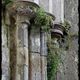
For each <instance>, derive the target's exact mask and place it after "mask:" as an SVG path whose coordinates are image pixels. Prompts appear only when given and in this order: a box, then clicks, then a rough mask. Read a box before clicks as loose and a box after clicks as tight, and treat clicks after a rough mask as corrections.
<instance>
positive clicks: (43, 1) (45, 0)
mask: <svg viewBox="0 0 80 80" xmlns="http://www.w3.org/2000/svg"><path fill="white" fill-rule="evenodd" d="M39 5H40V7H42V8H43V9H44V10H45V11H46V12H48V11H49V0H39Z"/></svg>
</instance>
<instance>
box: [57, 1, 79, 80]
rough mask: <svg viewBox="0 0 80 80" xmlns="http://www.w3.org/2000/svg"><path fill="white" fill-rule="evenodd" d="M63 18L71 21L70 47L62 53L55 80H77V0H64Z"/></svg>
mask: <svg viewBox="0 0 80 80" xmlns="http://www.w3.org/2000/svg"><path fill="white" fill-rule="evenodd" d="M64 18H65V19H66V20H68V21H69V22H70V23H71V25H72V26H71V29H70V35H71V39H70V43H69V44H70V47H69V50H68V51H65V52H63V54H62V62H63V63H62V64H61V65H60V67H59V71H58V73H57V80H78V0H64Z"/></svg>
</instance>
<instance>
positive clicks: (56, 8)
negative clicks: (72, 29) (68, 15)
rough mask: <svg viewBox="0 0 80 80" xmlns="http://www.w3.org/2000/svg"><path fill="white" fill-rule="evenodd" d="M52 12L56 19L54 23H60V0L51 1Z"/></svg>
mask: <svg viewBox="0 0 80 80" xmlns="http://www.w3.org/2000/svg"><path fill="white" fill-rule="evenodd" d="M52 4H53V5H52V12H53V15H54V16H55V17H56V19H55V21H54V22H55V23H60V22H61V18H62V16H61V14H62V13H61V0H53V1H52Z"/></svg>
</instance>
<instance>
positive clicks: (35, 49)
mask: <svg viewBox="0 0 80 80" xmlns="http://www.w3.org/2000/svg"><path fill="white" fill-rule="evenodd" d="M28 1H36V0H28ZM39 5H40V6H41V7H44V9H45V10H46V11H49V9H50V8H51V7H50V6H49V5H50V4H49V0H39ZM52 5H53V6H52V14H53V15H55V16H56V18H57V19H56V22H59V21H60V20H61V15H62V14H61V11H60V9H61V6H60V2H58V1H57V2H56V1H55V0H53V1H52ZM55 6H56V7H55ZM59 6H60V7H59ZM58 7H59V8H60V9H59V10H58ZM59 13H60V14H59ZM64 17H65V19H67V20H69V21H70V22H71V24H72V27H71V35H72V37H71V44H70V48H69V50H68V51H64V52H63V55H62V56H61V58H62V60H63V63H62V64H60V66H59V70H58V72H57V76H56V80H78V70H77V68H78V66H77V64H78V0H64ZM62 18H63V16H62ZM20 29H21V28H20ZM20 32H23V31H22V30H21V31H20ZM20 32H19V33H20ZM6 35H7V33H5V27H4V25H3V26H2V80H9V76H10V74H9V49H8V46H7V42H8V41H9V39H7V37H6ZM18 36H19V39H20V40H21V43H20V44H21V46H18V51H19V52H18V56H17V58H18V59H17V60H18V62H17V64H19V65H18V67H17V70H18V71H17V72H18V75H17V79H18V80H22V79H23V62H24V50H23V46H22V44H23V43H22V42H23V41H22V40H23V38H25V37H24V36H23V33H20V34H19V35H18ZM30 37H31V40H32V47H31V49H32V50H31V52H30V53H29V54H31V57H30V58H31V64H30V65H31V66H32V67H31V70H32V72H31V76H32V80H35V79H36V80H41V73H40V72H41V60H42V61H43V62H42V63H43V64H44V63H45V64H44V65H43V71H44V72H43V75H46V74H47V72H46V63H47V62H46V56H44V55H40V34H39V33H35V34H33V33H32V34H31V36H30ZM25 44H26V43H25ZM41 56H42V57H41ZM27 74H28V73H27ZM43 78H44V77H43ZM45 79H46V80H47V78H44V80H45Z"/></svg>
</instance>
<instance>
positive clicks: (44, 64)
mask: <svg viewBox="0 0 80 80" xmlns="http://www.w3.org/2000/svg"><path fill="white" fill-rule="evenodd" d="M41 80H47V57H45V56H41Z"/></svg>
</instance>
